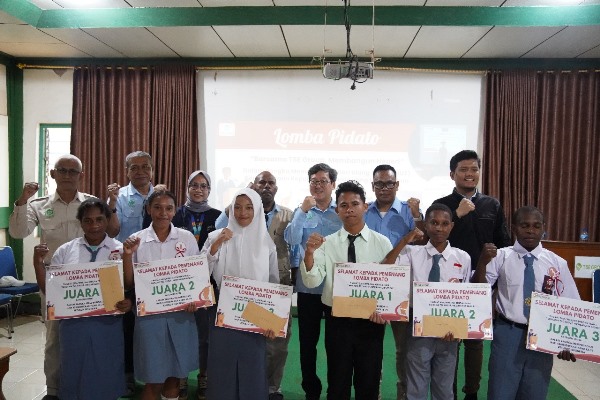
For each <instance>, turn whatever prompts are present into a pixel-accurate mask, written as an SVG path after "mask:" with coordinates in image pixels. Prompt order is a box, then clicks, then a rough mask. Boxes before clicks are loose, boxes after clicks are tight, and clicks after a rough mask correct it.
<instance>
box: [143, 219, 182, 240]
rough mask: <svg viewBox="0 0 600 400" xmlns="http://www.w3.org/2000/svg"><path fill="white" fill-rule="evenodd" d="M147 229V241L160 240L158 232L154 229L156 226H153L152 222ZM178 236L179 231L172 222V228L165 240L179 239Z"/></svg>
mask: <svg viewBox="0 0 600 400" xmlns="http://www.w3.org/2000/svg"><path fill="white" fill-rule="evenodd" d="M146 230H147V231H148V234H147V235H146V239H145V242H160V240H159V239H158V236H156V232H155V231H154V227H153V226H152V224H150V226H149V227H148V228H146ZM178 238H179V232H178V231H177V229H176V228H175V226H173V223H171V230H170V231H169V235H168V236H167V238H166V239H165V242H168V241H169V240H177V239H178Z"/></svg>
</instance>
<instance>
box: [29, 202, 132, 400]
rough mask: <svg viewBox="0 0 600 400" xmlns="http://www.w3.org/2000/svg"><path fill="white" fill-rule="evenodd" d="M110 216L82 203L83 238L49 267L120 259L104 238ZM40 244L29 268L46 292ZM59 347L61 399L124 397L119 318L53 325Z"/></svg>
mask: <svg viewBox="0 0 600 400" xmlns="http://www.w3.org/2000/svg"><path fill="white" fill-rule="evenodd" d="M112 215H113V213H112V212H111V210H110V209H109V207H108V205H107V204H106V203H105V202H104V201H102V200H100V199H97V198H94V197H92V198H88V199H86V200H84V201H83V202H82V203H81V205H80V206H79V208H78V209H77V220H79V222H80V224H81V228H82V230H83V237H80V238H77V239H74V240H71V241H70V242H67V243H65V244H63V245H62V246H60V247H59V248H58V249H57V250H56V252H55V253H54V255H53V256H52V262H51V264H52V265H67V266H68V267H73V268H77V266H78V265H79V264H82V263H89V262H96V261H107V260H119V259H121V252H122V245H121V243H120V242H119V241H117V240H115V239H112V238H110V237H108V235H107V234H106V228H107V226H108V221H109V220H110V218H111V217H112ZM48 251H49V250H48V246H47V245H46V244H44V243H42V244H40V245H37V246H35V250H34V261H33V264H34V267H35V270H36V277H37V278H38V283H39V285H40V289H41V290H42V292H44V293H45V291H46V286H45V283H46V280H45V273H46V270H45V266H44V257H45V256H46V254H48ZM116 308H117V309H118V310H119V311H121V312H127V311H129V310H130V308H131V301H130V300H127V299H125V300H121V301H119V302H118V303H117V304H116ZM57 322H58V324H59V328H58V330H59V334H58V337H59V343H60V365H61V369H60V385H59V388H58V397H59V398H60V399H63V400H77V399H89V400H111V399H113V400H114V399H117V398H119V397H120V396H121V395H123V394H124V393H125V390H126V388H125V370H124V368H125V360H124V357H123V354H124V350H123V347H124V340H123V318H122V317H121V316H115V315H106V316H96V317H88V318H73V319H65V320H60V321H57Z"/></svg>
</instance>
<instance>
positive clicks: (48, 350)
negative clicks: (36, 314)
mask: <svg viewBox="0 0 600 400" xmlns="http://www.w3.org/2000/svg"><path fill="white" fill-rule="evenodd" d="M44 303H45V302H44ZM44 308H45V307H44ZM58 323H59V321H48V320H46V321H45V322H44V325H45V326H46V346H45V347H44V374H45V375H46V393H47V394H49V395H51V396H58V386H59V384H60V345H59V340H58Z"/></svg>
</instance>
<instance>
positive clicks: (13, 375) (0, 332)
mask: <svg viewBox="0 0 600 400" xmlns="http://www.w3.org/2000/svg"><path fill="white" fill-rule="evenodd" d="M14 325H15V326H14V329H15V333H14V334H13V338H12V339H8V337H7V334H6V329H4V327H5V326H6V320H5V319H3V320H0V347H13V348H16V349H17V354H15V355H13V356H12V357H11V358H10V370H9V372H8V373H7V374H6V376H5V377H4V384H3V390H4V395H5V396H6V399H7V400H39V399H41V398H42V397H43V396H44V395H45V394H46V385H45V377H44V341H45V329H44V324H42V323H41V322H40V319H39V318H38V317H30V316H19V317H18V318H17V319H16V320H15V321H14ZM552 376H553V377H554V378H555V379H556V380H557V381H558V382H559V383H560V384H561V385H563V386H564V387H565V388H566V389H567V390H569V391H570V392H571V393H573V395H575V396H576V397H577V398H578V399H580V400H600V391H598V383H597V382H598V380H599V379H600V365H599V364H593V363H589V362H586V361H578V362H575V363H571V362H568V363H567V362H561V361H559V360H557V361H555V363H554V370H553V371H552Z"/></svg>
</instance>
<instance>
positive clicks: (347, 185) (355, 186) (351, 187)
mask: <svg viewBox="0 0 600 400" xmlns="http://www.w3.org/2000/svg"><path fill="white" fill-rule="evenodd" d="M347 192H351V193H356V194H357V195H359V196H360V199H361V200H362V201H363V203H365V202H366V201H367V198H366V196H365V188H363V187H362V185H361V184H360V183H358V182H357V181H347V182H343V183H340V184H339V185H338V186H337V189H335V202H336V203H337V201H338V199H339V198H340V195H341V194H342V193H347Z"/></svg>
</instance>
